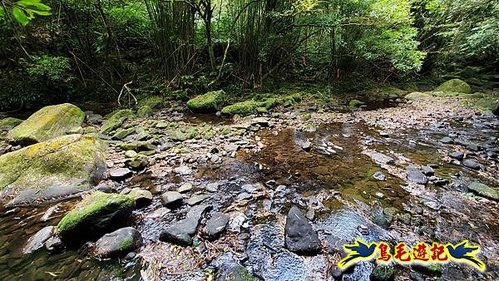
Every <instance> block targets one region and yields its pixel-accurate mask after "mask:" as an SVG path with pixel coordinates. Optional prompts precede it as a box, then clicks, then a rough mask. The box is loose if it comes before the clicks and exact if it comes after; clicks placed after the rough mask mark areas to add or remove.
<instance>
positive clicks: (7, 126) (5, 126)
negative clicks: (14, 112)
mask: <svg viewBox="0 0 499 281" xmlns="http://www.w3.org/2000/svg"><path fill="white" fill-rule="evenodd" d="M22 122H23V120H21V119H17V118H13V117H7V118H4V119H2V120H0V131H9V130H12V129H13V128H14V127H16V126H17V125H19V124H21V123H22Z"/></svg>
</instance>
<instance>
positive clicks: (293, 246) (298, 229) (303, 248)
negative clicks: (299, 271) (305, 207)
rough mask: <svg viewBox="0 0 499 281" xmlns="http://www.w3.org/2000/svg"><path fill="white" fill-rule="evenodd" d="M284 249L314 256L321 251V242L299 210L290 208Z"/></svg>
mask: <svg viewBox="0 0 499 281" xmlns="http://www.w3.org/2000/svg"><path fill="white" fill-rule="evenodd" d="M285 235H286V247H287V248H288V249H289V250H290V251H292V252H296V253H300V254H316V253H319V252H320V250H321V242H320V240H319V237H318V235H317V233H316V232H315V231H314V229H313V228H312V225H311V223H310V221H308V219H307V218H305V216H304V215H303V214H302V212H301V211H300V209H298V208H297V207H292V208H291V209H290V210H289V212H288V216H287V218H286V226H285Z"/></svg>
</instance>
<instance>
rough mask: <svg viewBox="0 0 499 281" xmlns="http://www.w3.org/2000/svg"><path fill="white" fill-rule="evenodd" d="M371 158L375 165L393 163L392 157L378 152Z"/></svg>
mask: <svg viewBox="0 0 499 281" xmlns="http://www.w3.org/2000/svg"><path fill="white" fill-rule="evenodd" d="M371 158H372V160H374V162H376V163H377V164H391V163H393V161H394V159H393V158H392V157H390V156H387V155H384V154H382V153H378V152H376V153H374V154H373V155H371Z"/></svg>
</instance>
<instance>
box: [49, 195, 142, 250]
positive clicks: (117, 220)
mask: <svg viewBox="0 0 499 281" xmlns="http://www.w3.org/2000/svg"><path fill="white" fill-rule="evenodd" d="M134 208H135V200H134V199H133V198H131V197H130V196H128V195H124V194H110V193H104V192H100V191H96V192H94V193H92V194H90V195H88V196H86V197H85V198H84V199H83V200H82V201H81V202H79V203H78V204H76V206H75V207H74V208H73V209H71V210H70V211H69V212H68V213H67V214H66V215H65V216H64V217H63V218H62V220H61V221H60V222H59V223H58V224H57V231H58V233H59V235H60V236H61V238H62V239H63V240H65V241H67V242H69V243H77V242H81V241H82V239H83V240H87V241H88V240H92V239H94V238H96V237H99V236H100V235H102V234H103V233H105V232H108V231H112V230H115V229H117V228H118V227H119V226H122V225H123V223H124V222H126V218H128V216H130V214H131V213H132V210H133V209H134Z"/></svg>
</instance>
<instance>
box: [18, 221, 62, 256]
mask: <svg viewBox="0 0 499 281" xmlns="http://www.w3.org/2000/svg"><path fill="white" fill-rule="evenodd" d="M54 232H55V227H54V226H46V227H44V228H42V229H40V230H39V231H38V232H37V233H35V235H33V236H31V237H30V238H29V239H28V242H27V243H26V245H25V246H24V248H23V250H22V252H23V254H31V253H33V252H35V251H37V250H38V249H41V248H43V246H44V244H45V242H46V241H47V240H48V239H49V238H50V237H52V235H53V234H54Z"/></svg>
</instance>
